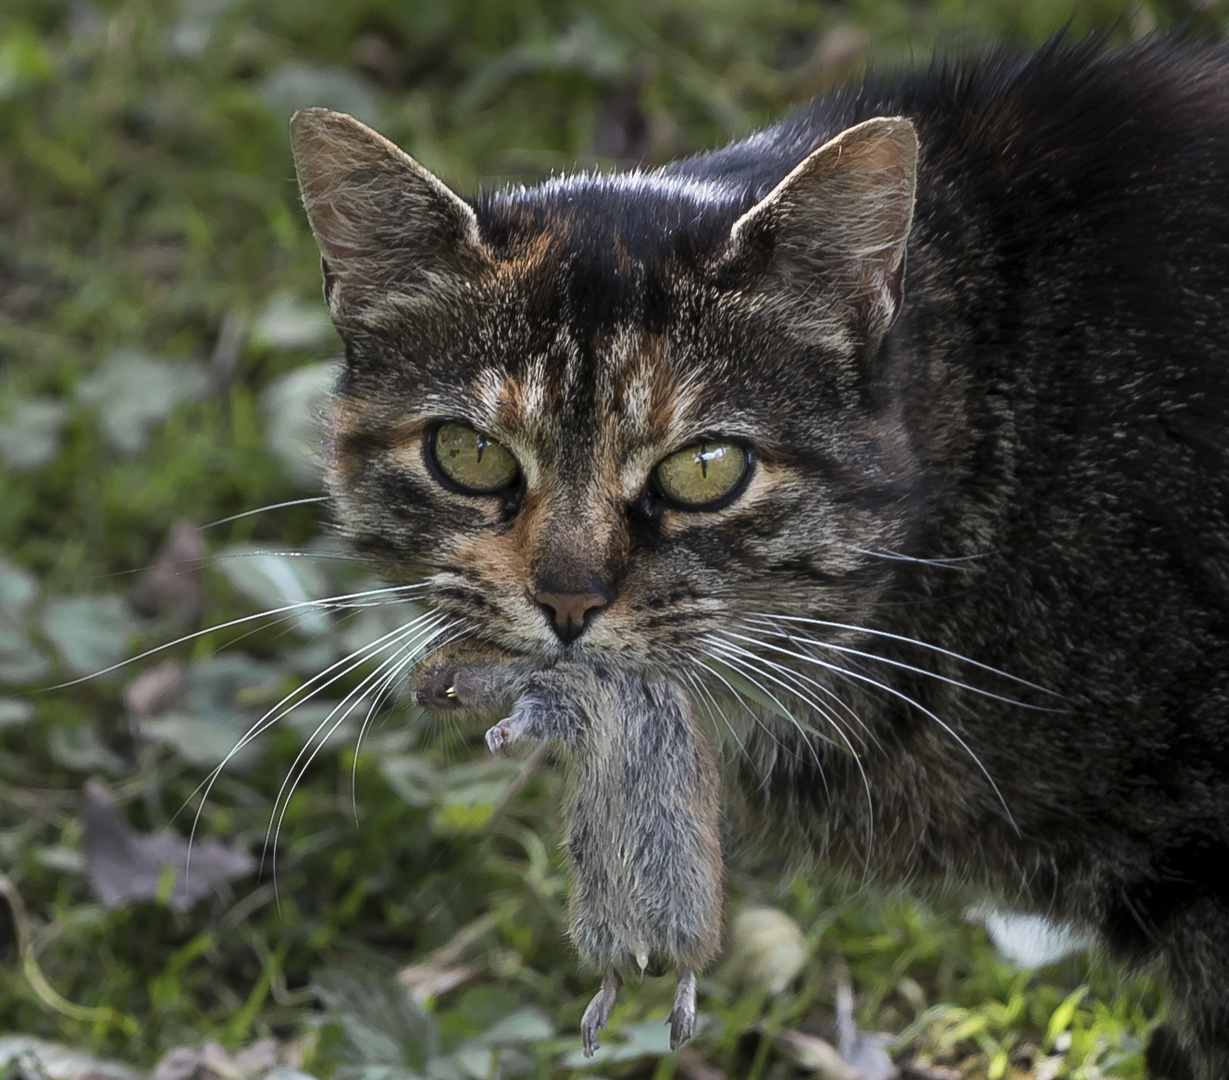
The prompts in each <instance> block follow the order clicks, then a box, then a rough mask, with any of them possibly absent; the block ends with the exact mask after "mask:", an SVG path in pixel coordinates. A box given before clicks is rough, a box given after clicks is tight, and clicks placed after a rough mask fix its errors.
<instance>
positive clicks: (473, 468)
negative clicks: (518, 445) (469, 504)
mask: <svg viewBox="0 0 1229 1080" xmlns="http://www.w3.org/2000/svg"><path fill="white" fill-rule="evenodd" d="M431 452H432V454H433V455H434V456H435V463H436V465H437V466H439V470H440V472H441V473H443V474H444V478H445V479H447V480H450V481H451V482H452V483H454V484H455V485H456V486H457V487H458V488H460V489H461V490H462V491H464V492H465V493H466V494H470V495H490V494H492V493H494V492H497V491H502V490H504V489H505V488H508V487H510V486H511V485H512V483H513V482H514V481H515V480H516V478H517V474H518V473H519V472H520V471H521V470H520V466H519V465H517V463H516V458H514V457H513V456H512V454H511V453H510V452H509V451H508V450H507V448H506V447H504V446H503V445H502V444H501V443H497V442H496V441H495V440H494V439H492V438H489V437H488V436H486V435H483V434H482V432H480V431H475V430H474V429H473V428H472V427H466V426H465V425H464V424H442V425H441V426H440V427H438V428H437V429H436V431H435V437H434V439H433V440H432V442H431Z"/></svg>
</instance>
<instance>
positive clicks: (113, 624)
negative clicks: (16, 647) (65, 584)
mask: <svg viewBox="0 0 1229 1080" xmlns="http://www.w3.org/2000/svg"><path fill="white" fill-rule="evenodd" d="M136 629H137V624H136V621H135V620H134V618H133V616H132V614H131V613H130V612H129V610H128V606H127V605H126V604H125V603H124V601H123V599H122V598H121V597H119V596H115V595H113V594H111V593H87V594H85V595H78V596H56V597H52V598H51V599H50V600H48V601H47V603H46V604H45V605H44V607H43V614H42V630H43V635H44V637H46V638H47V640H48V641H49V642H50V643H51V644H52V646H53V647H54V648H55V650H56V652H58V653H59V654H60V659H62V660H63V661H64V666H65V667H67V668H68V670H69V671H71V672H72V673H73V674H74V675H94V674H98V673H101V672H102V671H103V669H104V668H108V667H111V666H112V665H113V664H116V663H118V662H119V661H120V660H123V659H124V657H126V656H127V655H128V637H129V635H130V634H132V633H133V632H134V631H135V630H136Z"/></svg>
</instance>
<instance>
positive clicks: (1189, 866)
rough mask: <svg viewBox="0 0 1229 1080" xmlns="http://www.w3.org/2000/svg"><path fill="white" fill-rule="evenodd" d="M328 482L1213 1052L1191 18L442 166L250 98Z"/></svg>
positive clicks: (873, 865)
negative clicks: (1109, 972)
mask: <svg viewBox="0 0 1229 1080" xmlns="http://www.w3.org/2000/svg"><path fill="white" fill-rule="evenodd" d="M292 147H293V151H294V156H295V162H296V168H297V172H298V177H299V183H300V187H301V192H302V196H303V202H304V206H305V208H306V212H307V215H308V218H309V220H310V223H311V226H312V229H313V231H314V233H315V235H316V238H317V240H318V242H319V245H320V248H321V251H322V256H323V260H322V261H323V272H324V284H325V294H326V297H327V300H328V304H329V309H330V311H331V313H332V317H333V319H334V322H335V324H336V326H337V328H338V330H339V332H340V334H341V337H342V339H343V341H344V343H345V353H346V365H345V371H344V374H343V375H342V376H341V377H340V381H339V382H338V384H337V387H336V394H335V402H334V406H333V411H332V417H331V421H330V427H329V434H328V462H329V485H330V490H331V495H332V500H333V506H334V510H335V514H336V518H337V521H338V523H339V525H340V527H341V529H342V530H343V531H344V533H345V534H346V535H347V536H348V537H349V539H350V541H351V542H352V544H353V545H354V547H355V549H356V550H357V551H359V552H362V553H366V554H367V555H368V556H369V557H370V558H371V559H372V560H374V561H375V562H376V563H377V564H379V565H380V566H382V567H383V569H384V571H385V572H386V573H387V574H388V576H389V577H390V578H392V579H394V580H397V581H425V582H427V583H429V589H428V594H429V596H430V600H431V602H432V604H433V605H434V607H435V608H436V609H437V610H438V611H439V612H440V613H442V615H443V616H446V617H447V618H448V619H449V620H450V623H449V625H450V626H451V627H454V628H455V630H454V631H453V632H455V633H457V634H462V635H465V636H466V637H467V638H468V639H470V640H472V641H476V642H482V643H484V644H485V645H487V646H490V647H492V648H498V649H503V650H508V651H510V652H512V653H514V654H516V655H517V656H518V657H521V658H524V659H526V660H528V661H531V662H533V663H537V664H539V665H540V666H542V667H543V668H545V667H549V666H550V665H551V664H553V663H556V662H558V661H561V660H566V661H567V662H568V663H571V664H579V665H582V666H583V665H591V666H595V665H610V666H613V667H616V668H620V669H627V670H640V671H643V672H646V673H669V674H670V676H671V677H672V678H674V679H675V680H676V681H678V682H679V683H680V685H682V686H684V687H685V688H686V689H687V692H688V693H689V694H690V695H691V696H692V698H693V702H694V703H695V705H696V707H697V709H699V710H700V711H703V710H704V709H705V708H707V709H708V710H709V711H711V713H712V717H713V724H714V736H715V737H716V736H717V735H718V734H719V735H720V738H721V742H722V756H723V761H724V771H725V782H726V785H727V800H728V802H729V804H730V806H731V808H732V809H733V810H734V811H735V812H736V816H737V817H738V818H739V819H741V820H743V821H745V823H746V824H745V825H744V826H743V827H744V828H746V829H747V830H750V831H751V833H752V835H758V836H761V837H763V838H764V839H765V840H766V841H771V843H773V844H774V845H776V846H777V847H778V848H781V849H785V850H789V851H792V852H794V853H795V854H802V855H807V856H812V857H814V858H816V859H819V860H822V861H824V862H826V863H828V864H830V865H833V866H836V867H844V868H847V869H849V870H851V871H853V872H854V873H856V874H858V875H862V876H868V877H873V878H876V879H879V880H883V881H890V882H891V881H896V882H899V881H908V880H913V879H919V880H921V879H931V880H943V879H947V880H959V881H962V882H970V883H974V884H977V885H980V886H982V887H984V888H985V889H987V890H988V891H990V892H991V893H993V894H995V895H997V896H998V897H1000V898H1002V899H1005V900H1008V901H1010V902H1013V903H1015V904H1016V905H1018V906H1019V907H1021V908H1024V909H1029V910H1034V911H1040V912H1043V913H1046V914H1048V915H1050V916H1052V917H1054V918H1057V919H1060V920H1067V921H1069V922H1072V923H1075V924H1079V925H1083V926H1087V927H1091V928H1094V929H1095V930H1096V931H1097V933H1098V934H1099V935H1100V939H1101V940H1102V941H1103V942H1104V944H1105V946H1106V948H1107V949H1108V950H1109V951H1110V952H1111V953H1112V954H1113V955H1115V956H1117V957H1119V958H1120V959H1122V960H1123V961H1125V962H1126V963H1128V964H1136V965H1139V964H1144V963H1148V962H1151V961H1154V960H1156V961H1159V962H1160V963H1161V965H1162V966H1163V968H1164V971H1165V974H1166V976H1167V979H1168V986H1169V991H1170V995H1171V1001H1172V1012H1173V1014H1174V1016H1175V1018H1176V1022H1177V1024H1178V1030H1179V1036H1178V1038H1179V1040H1180V1041H1181V1043H1182V1044H1183V1045H1184V1046H1185V1048H1186V1052H1187V1053H1188V1054H1189V1056H1190V1059H1191V1062H1192V1063H1193V1066H1192V1067H1193V1068H1194V1070H1195V1075H1196V1076H1198V1077H1201V1078H1203V1080H1212V1078H1217V1080H1220V1078H1223V1077H1225V1076H1229V870H1227V869H1226V866H1227V865H1229V522H1227V521H1226V512H1227V510H1229V468H1227V466H1229V415H1227V414H1229V51H1226V50H1225V49H1224V48H1203V49H1198V48H1194V47H1189V46H1186V45H1183V44H1180V43H1176V42H1167V41H1151V42H1148V43H1144V44H1139V45H1136V46H1132V47H1130V48H1125V49H1121V50H1113V49H1110V48H1108V47H1106V46H1105V44H1104V42H1101V41H1086V42H1069V41H1064V40H1057V41H1053V42H1051V43H1049V44H1048V45H1046V46H1044V47H1042V48H1040V49H1039V50H1037V51H1035V52H1033V53H1031V54H1017V53H1011V52H999V53H994V54H991V55H988V56H986V57H984V58H982V59H980V60H974V61H970V62H965V63H938V64H936V65H934V66H932V67H931V68H929V69H927V70H922V71H918V72H905V73H902V74H899V75H894V76H878V77H875V78H872V79H868V81H866V82H865V83H864V84H862V85H860V86H853V87H850V88H848V89H846V90H842V91H840V92H838V93H835V94H833V95H830V96H828V97H825V98H821V99H819V100H817V101H815V102H814V103H812V104H811V105H809V106H807V107H805V108H803V109H801V110H799V111H797V112H795V113H793V114H791V115H789V116H787V117H786V118H785V119H784V120H782V121H781V122H780V123H778V124H776V125H774V126H771V127H768V128H766V129H764V130H762V131H759V132H757V133H755V134H752V135H751V136H749V137H747V138H744V139H742V140H740V141H737V142H734V143H732V144H730V145H728V146H726V147H725V148H723V149H719V150H716V151H713V152H710V153H704V154H700V155H697V156H695V157H691V158H687V159H685V160H681V161H677V162H674V163H673V164H670V165H667V166H665V167H663V168H659V169H653V170H647V171H646V170H635V171H631V172H613V173H580V174H576V175H571V176H563V177H559V178H555V179H551V180H548V181H546V182H544V183H541V184H539V185H537V186H534V187H529V188H518V187H512V188H508V189H505V190H498V191H487V192H483V193H481V194H479V195H477V196H476V197H474V198H471V199H463V198H461V197H459V196H457V195H455V194H454V193H453V192H452V191H450V190H449V189H448V188H447V187H446V186H445V185H444V184H443V183H442V182H441V181H440V180H439V179H437V178H436V177H435V176H434V175H432V174H431V173H430V172H429V171H427V170H426V169H424V168H423V167H422V166H421V165H419V164H418V163H416V162H415V161H414V160H413V159H411V158H410V157H409V156H408V155H406V154H405V153H403V152H402V151H401V150H399V149H398V148H397V147H395V146H394V145H393V144H391V143H390V142H388V141H387V140H385V139H383V138H382V137H381V136H379V135H377V134H376V133H374V132H372V131H371V130H369V129H368V128H366V127H364V126H363V125H361V124H359V123H358V122H357V121H354V120H352V119H350V118H349V117H346V116H343V115H340V114H337V113H333V112H329V111H327V110H323V109H307V110H303V111H301V112H299V113H298V114H297V115H296V116H295V117H294V118H293V120H292Z"/></svg>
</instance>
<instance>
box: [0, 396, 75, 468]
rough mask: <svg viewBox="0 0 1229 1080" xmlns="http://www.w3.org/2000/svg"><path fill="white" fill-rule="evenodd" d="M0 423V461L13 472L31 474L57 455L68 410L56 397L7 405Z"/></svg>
mask: <svg viewBox="0 0 1229 1080" xmlns="http://www.w3.org/2000/svg"><path fill="white" fill-rule="evenodd" d="M4 417H5V418H4V421H3V422H2V423H0V462H3V463H4V465H5V466H6V467H7V468H8V469H9V471H10V472H14V473H26V472H33V471H34V470H35V469H39V468H42V466H44V465H46V464H47V463H48V462H51V461H54V460H55V458H56V456H57V455H58V454H59V452H60V444H61V441H62V435H63V430H64V421H65V419H67V417H68V407H67V406H66V405H65V404H64V402H63V401H61V400H60V399H59V398H46V397H40V398H26V399H24V400H22V401H14V402H10V403H9V406H8V408H7V409H6V410H5V414H4Z"/></svg>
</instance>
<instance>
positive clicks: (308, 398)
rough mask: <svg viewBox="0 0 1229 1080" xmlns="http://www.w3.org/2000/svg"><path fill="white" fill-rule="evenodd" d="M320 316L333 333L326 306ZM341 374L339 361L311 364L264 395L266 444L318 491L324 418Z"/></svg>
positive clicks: (299, 480)
mask: <svg viewBox="0 0 1229 1080" xmlns="http://www.w3.org/2000/svg"><path fill="white" fill-rule="evenodd" d="M313 310H314V309H313ZM319 315H320V316H321V317H322V318H323V319H324V322H325V325H327V326H329V328H330V333H331V332H332V331H331V328H332V324H331V323H329V320H328V315H327V314H326V313H325V312H324V310H323V309H321V310H320V312H319ZM337 375H338V366H337V365H336V364H309V365H307V366H306V367H301V368H295V369H294V370H293V371H288V372H286V374H285V375H283V376H281V378H279V379H276V380H275V381H274V382H272V383H271V384H270V385H269V386H268V387H267V388H266V389H265V391H264V393H262V394H261V395H260V407H261V411H262V412H263V413H264V416H265V445H266V446H267V447H268V448H269V453H270V454H272V455H273V457H274V458H276V459H277V463H278V464H279V465H281V467H282V471H283V472H284V473H285V474H286V475H287V476H288V477H289V478H290V479H291V480H293V481H294V482H295V483H296V484H298V485H299V486H300V487H302V488H308V489H311V490H318V489H319V488H320V487H321V486H322V485H323V482H324V457H323V455H322V454H321V444H322V443H323V441H324V423H323V419H322V418H323V416H324V413H325V410H326V408H327V407H328V401H329V396H330V394H331V393H332V391H333V385H334V383H336V382H337Z"/></svg>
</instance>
